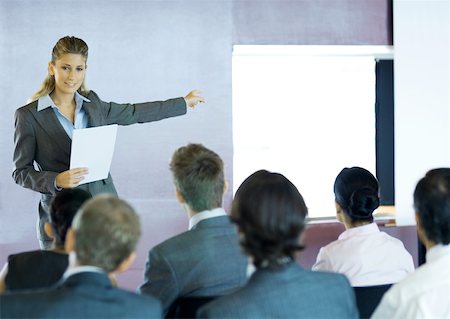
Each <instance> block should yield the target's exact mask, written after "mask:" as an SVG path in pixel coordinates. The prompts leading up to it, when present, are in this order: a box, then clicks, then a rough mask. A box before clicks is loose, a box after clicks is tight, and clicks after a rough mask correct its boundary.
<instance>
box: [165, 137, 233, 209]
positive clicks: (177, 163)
mask: <svg viewBox="0 0 450 319" xmlns="http://www.w3.org/2000/svg"><path fill="white" fill-rule="evenodd" d="M170 170H171V171H172V175H173V180H174V184H175V187H176V189H177V191H178V192H179V193H180V194H181V196H183V198H184V200H185V202H186V204H187V205H188V206H189V207H190V208H191V209H192V210H193V211H195V212H201V211H204V210H211V209H214V208H217V207H221V206H222V199H223V192H224V185H225V180H224V173H223V161H222V159H221V158H220V157H219V155H217V154H216V153H215V152H213V151H211V150H209V149H207V148H206V147H204V146H203V145H201V144H188V145H187V146H183V147H180V148H179V149H177V150H176V151H175V153H174V154H173V156H172V160H171V162H170Z"/></svg>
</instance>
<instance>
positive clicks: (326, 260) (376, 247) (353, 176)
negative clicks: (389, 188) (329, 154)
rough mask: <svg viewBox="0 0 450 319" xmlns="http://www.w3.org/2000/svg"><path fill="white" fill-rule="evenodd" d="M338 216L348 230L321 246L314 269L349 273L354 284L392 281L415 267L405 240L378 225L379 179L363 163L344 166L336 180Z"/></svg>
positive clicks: (369, 284) (402, 276) (372, 284)
mask: <svg viewBox="0 0 450 319" xmlns="http://www.w3.org/2000/svg"><path fill="white" fill-rule="evenodd" d="M334 195H335V201H336V202H335V204H336V216H337V219H338V220H339V221H340V222H341V223H343V224H344V225H345V228H346V230H345V231H344V232H343V233H342V234H341V235H340V236H339V238H338V239H337V240H336V241H334V242H332V243H330V244H329V245H327V246H325V247H323V248H322V249H320V251H319V254H318V256H317V261H316V263H315V265H314V266H313V267H312V269H313V270H320V271H330V272H337V273H341V274H344V275H346V276H347V278H348V279H349V280H350V283H351V285H352V286H354V287H360V286H375V285H384V284H392V283H396V282H398V281H400V280H401V279H403V278H405V276H406V275H407V274H409V273H411V272H413V271H414V263H413V259H412V257H411V255H410V254H409V253H408V251H407V250H406V249H405V247H404V246H403V243H402V242H401V241H400V240H398V239H396V238H394V237H392V236H389V235H388V234H386V233H385V232H381V231H380V230H379V229H378V226H377V224H376V223H375V222H374V221H373V216H372V213H373V211H374V210H375V209H376V208H378V206H379V204H380V199H379V194H378V181H377V180H376V178H375V177H374V176H373V175H372V174H371V173H370V172H369V171H367V170H365V169H364V168H360V167H352V168H344V169H343V170H342V171H341V172H340V173H339V175H338V176H337V177H336V181H335V182H334Z"/></svg>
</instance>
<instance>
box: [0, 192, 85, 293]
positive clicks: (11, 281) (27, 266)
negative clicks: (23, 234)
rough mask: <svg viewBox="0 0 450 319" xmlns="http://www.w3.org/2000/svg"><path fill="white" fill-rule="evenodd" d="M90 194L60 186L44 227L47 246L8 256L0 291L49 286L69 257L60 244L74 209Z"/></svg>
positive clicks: (66, 263)
mask: <svg viewBox="0 0 450 319" xmlns="http://www.w3.org/2000/svg"><path fill="white" fill-rule="evenodd" d="M90 198H92V195H91V194H89V193H88V192H86V191H84V190H82V189H64V190H62V191H61V192H59V193H58V194H56V196H55V197H54V198H53V200H52V202H51V205H50V222H49V223H46V224H45V231H46V233H47V234H48V236H49V237H50V238H53V246H52V249H51V250H34V251H28V252H23V253H19V254H14V255H10V256H8V262H7V264H6V265H5V266H4V268H3V270H2V272H1V274H0V292H2V291H6V292H10V291H16V290H24V289H35V288H43V287H49V286H51V285H53V284H55V283H56V282H57V281H58V280H59V279H61V277H62V275H63V274H64V272H65V271H66V269H67V266H68V264H69V258H68V255H67V254H66V251H65V248H64V245H65V242H66V234H67V230H68V229H69V228H70V225H71V224H72V220H73V218H74V216H75V214H76V213H77V211H78V209H79V208H80V207H81V206H82V205H83V204H84V202H86V201H87V200H88V199H90Z"/></svg>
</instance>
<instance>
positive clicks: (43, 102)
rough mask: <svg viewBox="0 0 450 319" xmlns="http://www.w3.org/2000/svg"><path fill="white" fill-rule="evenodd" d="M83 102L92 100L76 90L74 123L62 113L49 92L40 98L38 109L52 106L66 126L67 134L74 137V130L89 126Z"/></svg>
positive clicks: (60, 121) (61, 122)
mask: <svg viewBox="0 0 450 319" xmlns="http://www.w3.org/2000/svg"><path fill="white" fill-rule="evenodd" d="M83 102H90V100H89V99H88V98H86V97H84V96H82V95H81V94H79V93H78V92H75V103H76V106H75V117H74V123H72V122H71V121H70V120H69V119H68V118H67V117H66V116H65V115H64V114H62V113H61V112H60V111H59V109H58V107H57V106H56V104H55V103H54V102H53V100H52V99H51V97H50V95H48V94H47V95H44V96H42V97H40V98H39V99H38V106H37V111H38V112H40V111H42V110H45V109H46V108H48V107H51V108H52V109H53V111H54V112H55V115H56V117H57V119H58V121H59V123H60V124H61V126H62V127H63V128H64V131H66V133H67V135H68V136H69V137H70V138H71V139H72V135H73V130H76V129H80V128H86V127H87V126H88V116H87V114H86V111H85V110H84V108H83V107H82V106H83Z"/></svg>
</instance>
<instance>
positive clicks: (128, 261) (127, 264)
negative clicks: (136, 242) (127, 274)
mask: <svg viewBox="0 0 450 319" xmlns="http://www.w3.org/2000/svg"><path fill="white" fill-rule="evenodd" d="M135 259H136V252H132V253H131V254H130V256H128V257H127V258H126V259H125V260H124V261H122V262H121V263H120V264H119V266H118V267H117V269H116V270H115V271H114V273H119V272H124V271H125V270H127V269H128V268H130V266H131V264H132V263H133V262H134V260H135Z"/></svg>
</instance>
